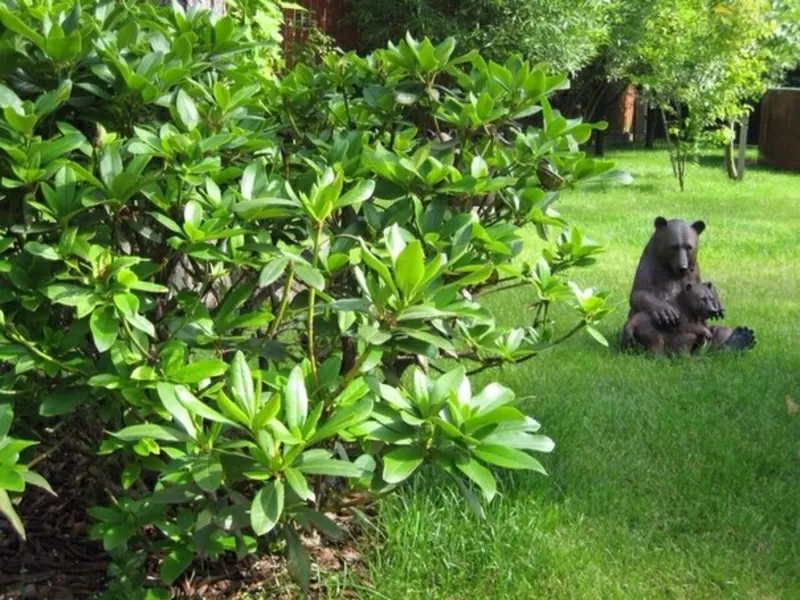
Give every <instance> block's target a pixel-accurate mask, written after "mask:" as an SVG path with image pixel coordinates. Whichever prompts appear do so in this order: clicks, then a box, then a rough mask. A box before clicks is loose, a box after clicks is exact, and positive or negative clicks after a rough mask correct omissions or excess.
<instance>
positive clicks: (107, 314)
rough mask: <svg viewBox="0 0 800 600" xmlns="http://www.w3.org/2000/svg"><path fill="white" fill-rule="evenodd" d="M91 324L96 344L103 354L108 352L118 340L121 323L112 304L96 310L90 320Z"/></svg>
mask: <svg viewBox="0 0 800 600" xmlns="http://www.w3.org/2000/svg"><path fill="white" fill-rule="evenodd" d="M89 326H90V328H91V330H92V337H93V339H94V345H95V346H96V347H97V351H98V352H100V353H101V354H102V353H103V352H107V351H108V350H109V349H110V348H111V346H113V345H114V342H116V341H117V335H118V334H119V324H118V322H117V317H116V315H115V314H114V309H112V308H111V307H110V306H104V307H103V308H100V309H97V310H95V311H94V312H93V313H92V317H91V319H90V320H89Z"/></svg>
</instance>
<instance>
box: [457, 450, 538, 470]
mask: <svg viewBox="0 0 800 600" xmlns="http://www.w3.org/2000/svg"><path fill="white" fill-rule="evenodd" d="M472 453H473V454H474V455H475V456H477V457H478V458H480V459H481V460H482V461H484V462H487V463H490V464H493V465H497V466H498V467H503V468H505V469H529V470H531V471H538V472H539V473H542V474H543V475H547V472H546V471H545V470H544V467H543V466H542V464H541V463H540V462H539V461H538V460H536V459H535V458H533V457H532V456H531V455H530V454H526V453H525V452H522V451H521V450H515V449H513V448H507V447H505V446H499V445H497V444H482V445H481V446H478V447H477V448H473V449H472Z"/></svg>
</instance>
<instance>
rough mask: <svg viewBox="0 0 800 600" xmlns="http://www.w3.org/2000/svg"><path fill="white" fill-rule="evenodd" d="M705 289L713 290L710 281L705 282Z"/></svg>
mask: <svg viewBox="0 0 800 600" xmlns="http://www.w3.org/2000/svg"><path fill="white" fill-rule="evenodd" d="M706 287H707V288H708V289H711V288H713V287H714V286H713V285H711V282H710V281H706Z"/></svg>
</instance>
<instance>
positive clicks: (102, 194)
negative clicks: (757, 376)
mask: <svg viewBox="0 0 800 600" xmlns="http://www.w3.org/2000/svg"><path fill="white" fill-rule="evenodd" d="M0 22H2V24H3V30H2V34H1V35H0V43H1V44H2V49H3V56H4V61H8V62H4V63H3V64H4V65H5V69H6V79H5V82H6V83H5V85H2V86H1V87H0V105H1V106H2V118H0V132H1V136H2V137H1V138H0V149H2V158H1V159H0V169H1V170H2V176H3V179H2V183H3V187H4V188H5V189H4V194H5V197H4V199H3V211H2V223H1V224H0V227H1V228H2V229H1V230H0V233H1V234H2V238H0V242H1V244H2V246H0V247H1V248H2V255H1V256H0V277H1V278H2V288H1V289H2V290H3V291H2V298H1V300H2V304H0V308H2V317H3V319H2V322H1V324H0V334H1V335H2V339H0V359H2V360H3V364H4V369H3V370H2V373H1V374H0V381H1V383H2V390H3V393H4V394H5V395H7V397H8V398H9V399H10V400H11V402H12V403H13V405H14V407H15V409H16V411H17V418H18V419H21V420H23V422H24V423H25V424H26V425H27V426H28V427H29V428H34V429H35V428H41V427H44V426H46V425H52V424H54V423H56V422H58V424H59V426H60V427H59V429H58V433H56V434H55V435H56V436H58V435H61V436H68V435H70V430H71V429H73V428H75V427H80V428H81V429H82V430H83V432H84V433H85V435H89V436H91V437H92V439H94V440H95V442H96V448H97V450H98V452H99V454H100V455H102V457H103V460H102V462H101V463H99V464H101V465H102V467H103V468H104V469H105V470H106V471H107V472H108V474H109V476H111V477H114V478H118V481H119V486H118V489H110V490H108V493H109V496H110V498H111V501H110V503H109V504H108V505H107V506H97V507H95V508H93V509H92V510H91V511H90V512H91V517H92V518H93V522H94V525H93V526H92V528H91V535H92V536H94V537H96V538H98V539H101V540H102V542H103V545H104V547H105V549H106V550H107V551H109V552H110V553H111V554H112V556H113V557H114V559H115V564H114V565H113V568H112V574H113V575H114V577H115V587H114V591H113V594H112V595H113V596H114V597H136V596H137V594H139V593H140V592H137V591H136V590H141V587H142V584H143V582H144V579H143V577H144V576H143V568H144V566H143V565H144V564H145V560H146V559H148V557H150V558H157V559H159V560H160V561H161V562H160V565H161V569H160V574H161V578H162V580H163V581H164V583H166V584H169V583H171V582H173V581H174V580H176V578H178V577H179V576H180V574H181V573H182V572H183V571H184V570H185V569H186V568H187V567H188V565H189V564H190V563H191V562H192V561H193V560H194V559H195V558H196V557H200V556H202V557H206V558H207V559H212V560H213V559H215V558H217V557H220V556H222V555H223V554H225V553H233V552H235V553H238V555H239V556H243V555H246V554H248V553H252V552H257V551H262V552H264V551H275V549H276V548H277V546H276V545H275V544H276V542H280V544H283V545H285V548H286V550H287V552H288V554H289V562H288V564H289V568H290V570H291V571H292V573H293V575H294V576H295V577H296V578H297V579H298V581H300V582H301V583H302V584H304V585H306V584H307V582H308V577H309V560H308V558H307V556H306V555H305V552H304V550H303V547H302V545H301V544H300V541H299V537H298V533H297V531H298V527H300V528H306V527H314V528H317V529H319V530H320V531H321V532H322V533H324V534H325V535H327V536H330V537H336V536H337V535H338V534H339V530H338V528H337V527H336V525H335V524H334V523H333V522H332V521H330V520H329V519H328V518H327V517H325V516H324V512H325V510H326V509H328V508H330V507H334V508H335V507H336V506H339V505H340V504H341V503H342V501H343V498H344V497H345V496H346V495H347V494H349V493H351V491H352V490H359V489H360V490H367V491H368V492H369V493H370V496H369V497H371V498H375V497H378V496H380V495H381V494H385V493H389V492H391V491H392V490H393V489H395V488H396V487H397V486H399V485H401V484H402V483H403V482H404V481H405V480H406V479H407V478H408V477H409V476H410V475H411V474H412V473H414V472H415V471H417V470H418V468H419V467H420V465H422V464H423V463H428V464H431V465H433V466H434V467H435V468H440V469H442V470H444V471H445V472H447V473H448V474H450V475H451V476H452V478H453V479H454V480H455V482H456V483H457V484H458V486H459V487H460V489H461V490H462V491H463V493H464V495H465V496H466V498H467V499H468V500H469V501H470V503H471V504H472V505H473V507H474V508H475V509H476V510H479V511H480V503H479V502H478V501H477V499H476V496H475V494H474V492H473V487H472V484H475V485H476V486H477V488H478V489H479V490H480V491H481V492H482V494H483V496H484V498H485V499H486V500H491V499H492V497H493V496H494V495H495V491H496V483H495V478H494V475H493V472H494V469H495V468H497V467H500V468H510V469H529V470H534V471H540V472H542V471H543V468H542V466H541V464H540V463H539V462H538V461H537V460H536V459H535V458H534V457H533V456H532V455H531V454H529V453H528V451H540V452H547V451H550V450H551V449H552V446H553V444H552V442H551V441H550V440H549V439H548V438H546V437H544V436H542V435H540V434H538V433H536V432H537V430H538V428H539V425H538V423H536V422H535V421H534V420H532V419H531V418H530V417H527V416H525V415H523V413H521V412H520V411H519V410H518V409H517V408H515V407H514V404H515V403H516V402H517V401H518V399H517V398H515V395H514V394H513V393H512V392H511V391H510V390H508V389H506V388H504V387H502V386H500V385H498V384H490V385H488V386H487V387H485V388H484V389H483V390H480V391H475V392H474V391H472V390H471V388H470V384H469V375H470V374H472V373H474V372H477V371H479V370H483V369H485V368H488V367H491V366H495V365H501V364H503V363H518V362H522V361H525V360H528V359H530V358H532V357H534V356H536V355H537V354H538V353H539V352H541V351H543V350H545V349H547V348H549V347H551V346H553V345H554V344H557V343H559V342H561V341H563V340H564V339H566V338H568V337H570V336H571V335H573V334H575V333H576V332H579V331H581V330H583V329H587V330H588V331H589V332H590V333H592V335H594V336H595V337H597V338H598V339H600V340H601V341H603V340H602V337H601V336H600V334H599V333H597V331H596V330H594V329H593V328H592V325H593V324H594V323H595V322H596V321H597V320H598V319H600V318H601V317H602V316H603V315H604V314H606V313H607V312H608V311H609V308H608V307H607V306H606V301H605V295H603V294H595V293H594V292H592V290H586V291H583V290H580V289H578V288H577V287H575V286H574V285H569V284H568V282H567V281H566V280H565V279H564V275H565V272H566V271H567V270H568V269H570V268H573V267H584V266H587V265H590V264H592V262H593V261H594V255H595V254H596V253H597V252H599V251H600V248H598V247H597V246H596V245H594V244H592V243H591V242H589V241H588V240H586V239H584V238H583V236H582V235H581V233H580V232H579V231H578V230H577V229H576V228H569V227H568V226H567V224H566V223H565V222H564V221H563V219H561V218H560V217H559V216H558V214H557V213H556V212H555V211H554V210H553V208H552V204H553V202H554V201H555V200H556V198H557V195H558V189H559V188H561V187H564V186H571V185H574V184H575V183H577V182H580V181H584V180H590V179H595V180H596V179H598V178H603V177H608V176H609V175H613V171H611V165H610V164H609V163H605V162H598V161H594V160H590V159H587V158H586V157H585V156H584V155H583V154H582V153H581V152H580V151H579V150H578V145H579V144H580V143H582V142H584V141H585V140H586V139H587V138H588V137H589V135H590V133H591V131H592V129H593V128H595V127H598V125H589V124H584V123H580V122H578V121H568V120H566V119H564V118H563V117H561V116H560V115H559V114H558V112H557V111H554V110H552V109H551V107H550V105H549V103H548V100H547V97H548V95H549V94H550V93H552V92H553V91H554V90H557V89H559V88H562V87H563V86H564V85H566V83H567V82H566V78H565V77H563V76H560V75H547V74H546V73H544V72H543V71H542V70H540V69H537V68H533V67H531V66H530V65H529V64H528V63H526V62H525V61H523V60H521V59H520V58H518V57H512V58H510V59H509V60H508V61H507V62H506V63H505V64H504V65H500V64H496V63H486V62H484V61H483V60H482V59H481V58H480V57H479V56H478V55H477V54H475V53H470V54H469V55H466V56H461V57H456V55H454V54H453V51H454V47H455V44H454V42H453V40H446V41H445V42H443V43H442V44H441V45H439V46H434V45H433V44H432V43H431V42H430V41H428V40H427V39H426V40H423V41H422V42H417V41H415V40H413V39H411V38H408V39H407V40H405V41H402V42H400V44H399V45H398V46H396V47H395V46H391V47H390V48H389V49H387V50H383V51H379V52H376V53H374V54H373V55H371V56H369V57H366V58H358V57H356V56H355V55H353V54H347V55H341V54H331V55H328V56H327V57H325V59H324V60H323V61H322V63H321V64H320V65H319V66H318V67H317V68H315V69H311V68H309V67H307V66H305V65H302V64H300V65H297V66H296V67H294V68H293V69H292V70H291V71H289V72H287V73H285V74H284V75H283V76H282V77H280V78H276V77H268V76H266V75H265V74H264V73H263V71H262V70H259V69H257V68H253V65H254V62H253V61H254V60H255V58H257V57H254V53H255V52H256V51H257V50H258V48H257V47H256V46H254V45H253V44H252V43H251V42H250V41H249V36H248V33H247V30H246V29H243V28H242V27H240V26H239V25H238V24H237V21H236V20H234V19H233V18H232V17H230V16H227V17H224V18H220V19H216V20H212V19H211V17H210V16H209V14H208V13H205V12H198V11H189V12H184V11H183V10H182V9H181V8H179V7H178V6H177V5H173V7H164V6H160V5H157V4H148V3H142V2H136V3H123V2H108V3H103V4H97V3H95V2H88V1H86V2H81V3H75V4H72V3H71V2H66V1H65V2H58V1H56V2H52V1H49V0H48V1H44V0H29V1H28V2H20V3H19V4H18V8H17V10H14V11H12V10H11V9H9V8H5V7H4V6H3V5H0ZM535 113H541V116H542V120H543V124H544V125H543V127H542V128H532V127H528V128H523V127H522V126H521V125H519V120H520V119H522V118H524V117H526V116H529V115H533V114H535ZM599 126H602V124H601V125H599ZM526 226H533V227H536V228H537V230H538V231H539V233H540V234H541V236H542V237H543V238H545V239H548V238H549V236H550V233H549V232H550V231H551V230H552V229H555V230H556V232H557V233H558V235H557V236H556V239H555V240H552V241H551V242H549V243H548V244H547V247H546V250H545V251H544V253H543V255H542V257H541V258H540V259H539V260H538V261H536V262H535V263H534V264H533V265H531V264H529V263H527V262H525V261H524V260H522V256H523V254H522V252H523V241H522V238H521V236H520V235H519V229H520V228H522V227H526ZM514 286H525V287H527V288H528V289H530V290H532V291H533V292H534V293H535V294H536V296H537V305H536V306H537V308H536V311H535V314H534V316H533V319H532V321H531V322H530V323H527V324H523V325H521V326H520V327H518V328H515V329H511V330H504V329H501V328H499V327H498V326H497V325H496V323H495V319H494V317H493V316H492V313H491V312H490V311H489V310H488V309H487V308H486V307H485V306H483V305H482V304H481V302H480V300H481V297H482V295H484V294H486V293H488V292H490V291H493V290H497V289H505V288H508V287H514ZM564 302H566V303H569V304H571V305H572V306H573V307H574V312H575V319H574V323H572V324H570V326H568V327H566V328H559V329H558V330H556V327H555V324H554V323H553V321H552V319H551V318H550V316H549V314H550V310H549V309H550V307H551V306H552V305H554V304H556V303H564ZM452 359H457V361H458V362H457V363H455V366H454V364H453V360H452ZM3 410H4V412H3V413H2V415H4V416H2V423H3V425H4V427H3V429H6V428H7V425H8V422H9V421H10V412H9V411H8V409H3ZM15 448H18V449H21V447H20V446H19V445H17V446H15ZM0 452H2V450H0ZM15 452H16V451H15ZM3 458H4V459H5V455H3ZM14 462H16V460H15V461H14ZM2 464H5V462H3V463H2ZM43 464H44V463H43ZM27 480H28V481H29V482H31V483H37V484H40V485H43V482H42V481H40V480H39V479H38V478H35V477H34V478H30V476H29V475H28V479H27ZM6 481H7V480H0V484H2V486H3V487H6V488H8V489H9V490H10V491H12V492H18V491H21V490H20V489H19V485H17V486H16V487H9V486H7V485H5V482H6ZM17 484H18V479H17ZM56 492H58V490H56ZM4 498H5V494H4V493H3V496H2V497H0V500H3V507H4V511H5V512H9V511H8V510H7V508H6V505H7V504H8V502H5V501H4ZM12 517H13V513H12ZM281 540H282V541H281Z"/></svg>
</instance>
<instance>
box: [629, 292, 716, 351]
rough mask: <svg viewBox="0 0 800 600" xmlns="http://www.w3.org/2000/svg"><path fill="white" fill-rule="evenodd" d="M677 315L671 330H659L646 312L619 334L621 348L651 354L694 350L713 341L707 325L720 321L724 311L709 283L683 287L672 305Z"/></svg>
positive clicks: (634, 317) (637, 314) (631, 321)
mask: <svg viewBox="0 0 800 600" xmlns="http://www.w3.org/2000/svg"><path fill="white" fill-rule="evenodd" d="M671 304H672V307H673V308H675V309H676V310H677V311H678V314H679V315H680V317H679V319H678V325H677V327H676V328H675V329H674V330H669V329H659V328H658V327H657V326H656V324H655V322H654V320H653V318H652V317H651V316H650V315H649V314H648V313H646V312H638V313H636V314H634V315H633V316H632V317H631V318H629V319H628V322H627V323H625V328H624V329H623V330H622V346H623V347H626V348H630V347H634V346H635V345H637V344H638V345H640V346H643V347H644V348H646V349H647V351H648V352H651V353H653V354H661V353H662V352H664V353H667V354H673V353H679V352H685V351H690V350H696V349H697V348H699V347H700V346H701V345H702V344H703V343H704V342H710V341H711V339H712V338H713V334H712V333H711V330H710V329H709V328H708V325H707V324H706V321H707V320H708V319H715V318H719V317H722V316H723V315H724V311H723V310H722V304H721V303H720V300H719V295H718V294H717V290H716V288H714V285H713V284H712V283H711V282H710V281H704V282H702V283H699V284H698V283H686V284H684V286H683V290H682V291H681V293H679V294H678V295H677V296H676V297H675V298H674V299H673V300H672V302H671Z"/></svg>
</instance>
